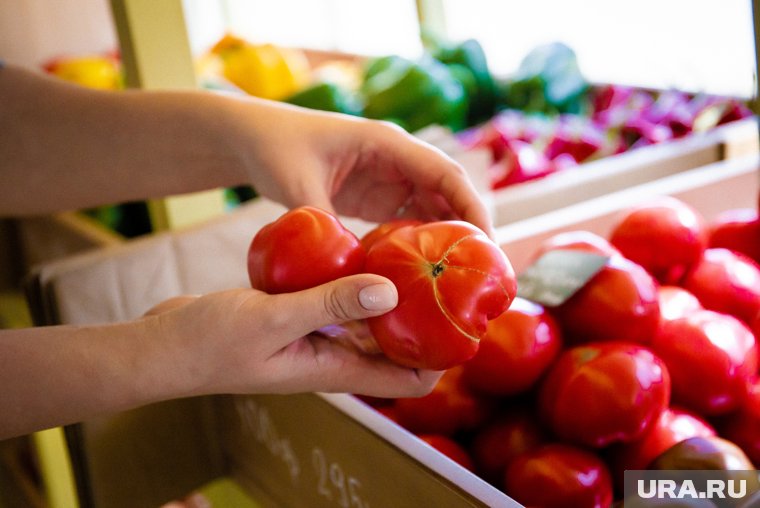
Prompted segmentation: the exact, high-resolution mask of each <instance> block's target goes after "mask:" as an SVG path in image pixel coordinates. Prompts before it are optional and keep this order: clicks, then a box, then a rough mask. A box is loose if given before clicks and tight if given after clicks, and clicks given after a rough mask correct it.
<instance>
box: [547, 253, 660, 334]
mask: <svg viewBox="0 0 760 508" xmlns="http://www.w3.org/2000/svg"><path fill="white" fill-rule="evenodd" d="M657 287H658V284H657V282H656V281H655V280H654V279H653V278H652V276H651V275H649V273H647V272H646V270H644V269H643V268H641V267H640V266H639V265H637V264H635V263H633V262H632V261H629V260H627V259H625V258H623V257H621V256H612V257H611V258H610V259H609V260H608V261H607V264H606V265H605V266H604V267H603V268H602V269H601V270H600V271H599V272H598V273H597V274H596V275H594V276H593V277H592V278H591V280H589V281H588V282H587V283H586V285H584V286H583V287H582V288H581V289H579V290H578V291H577V292H576V293H575V294H574V295H573V296H571V297H570V298H569V299H568V300H566V301H565V302H564V303H562V304H561V305H559V306H558V307H555V308H554V309H553V310H552V312H553V314H554V315H555V316H556V317H557V319H558V320H559V323H560V326H561V327H562V332H563V337H564V338H565V339H566V341H567V342H568V343H574V344H580V343H586V342H594V341H606V340H621V341H629V342H638V343H642V344H646V343H647V342H649V340H650V339H651V337H652V335H653V334H654V332H655V330H656V329H657V326H658V324H659V321H660V305H659V301H658V294H657Z"/></svg>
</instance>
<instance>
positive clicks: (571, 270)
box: [517, 249, 609, 307]
mask: <svg viewBox="0 0 760 508" xmlns="http://www.w3.org/2000/svg"><path fill="white" fill-rule="evenodd" d="M608 260H609V256H605V255H602V254H596V253H593V252H585V251H579V250H563V249H556V250H551V251H549V252H547V253H546V254H544V255H543V256H541V257H540V258H538V260H536V262H535V263H533V264H532V265H530V266H529V267H528V268H527V269H526V270H525V271H524V272H523V273H522V274H520V276H519V277H517V296H519V297H521V298H525V299H526V300H531V301H533V302H536V303H540V304H542V305H546V306H548V307H556V306H558V305H561V304H562V303H564V302H565V301H566V300H568V299H569V298H570V297H571V296H573V295H574V294H575V293H576V292H577V291H578V290H579V289H580V288H582V287H583V286H585V285H586V283H587V282H588V281H589V280H591V278H592V277H594V275H596V274H597V273H599V270H601V269H602V268H603V267H604V265H605V264H607V261H608Z"/></svg>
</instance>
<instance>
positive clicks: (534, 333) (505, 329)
mask: <svg viewBox="0 0 760 508" xmlns="http://www.w3.org/2000/svg"><path fill="white" fill-rule="evenodd" d="M561 343H562V337H561V335H560V329H559V326H558V325H557V323H556V322H555V320H554V318H553V317H552V316H550V315H549V313H548V312H547V311H546V310H545V309H544V308H543V307H542V306H541V305H539V304H537V303H533V302H530V301H528V300H525V299H523V298H519V297H518V298H515V299H514V301H513V302H512V305H511V306H510V307H509V310H507V311H506V312H505V313H504V314H502V315H501V316H499V317H497V318H496V319H493V320H491V321H489V322H488V329H487V331H486V335H485V337H483V339H482V340H481V341H480V349H478V352H477V354H476V355H475V356H474V357H473V358H472V360H469V361H468V362H466V363H464V365H463V367H464V378H465V381H466V382H467V383H468V384H469V385H470V386H472V387H473V388H475V389H476V390H479V391H482V392H485V393H489V394H493V395H514V394H517V393H520V392H523V391H525V390H527V389H528V388H530V387H531V386H533V385H534V384H535V383H536V381H537V380H538V378H539V377H540V376H541V375H542V374H543V373H544V371H545V370H546V369H547V368H548V367H549V365H550V364H551V363H552V362H553V361H554V359H555V358H556V357H557V354H558V353H559V350H560V347H561Z"/></svg>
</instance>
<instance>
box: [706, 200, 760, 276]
mask: <svg viewBox="0 0 760 508" xmlns="http://www.w3.org/2000/svg"><path fill="white" fill-rule="evenodd" d="M708 237H709V239H708V245H709V246H710V247H713V248H715V247H720V248H724V249H730V250H732V251H735V252H740V253H741V254H744V255H745V256H748V257H749V258H751V259H752V260H753V261H754V262H755V263H758V264H760V215H759V214H758V211H757V210H755V209H754V208H737V209H733V210H726V211H725V212H723V213H721V214H720V215H718V216H717V217H716V218H715V219H714V220H713V221H711V222H710V224H709V227H708Z"/></svg>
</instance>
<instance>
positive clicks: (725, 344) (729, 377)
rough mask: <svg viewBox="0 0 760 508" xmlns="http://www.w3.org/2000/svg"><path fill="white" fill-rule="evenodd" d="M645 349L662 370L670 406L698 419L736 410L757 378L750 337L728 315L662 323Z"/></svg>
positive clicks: (704, 313) (710, 314) (696, 314)
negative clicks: (668, 381) (670, 388)
mask: <svg viewBox="0 0 760 508" xmlns="http://www.w3.org/2000/svg"><path fill="white" fill-rule="evenodd" d="M651 347H652V350H653V351H654V352H655V354H656V355H657V356H659V357H660V358H662V360H663V361H664V362H665V364H666V365H667V367H668V371H669V372H670V377H671V380H672V385H673V402H674V403H675V404H679V405H682V406H684V407H687V408H689V409H692V410H693V411H696V412H697V413H699V414H701V415H717V414H722V413H726V412H728V411H732V410H734V409H737V408H738V407H739V406H740V405H741V404H742V402H743V401H744V399H745V398H746V396H747V392H748V390H749V383H750V382H751V380H752V378H753V377H754V376H755V374H756V372H757V362H758V348H757V344H756V341H755V336H754V334H753V333H752V332H751V331H750V329H749V328H747V326H746V325H745V324H744V323H742V322H741V321H739V320H738V319H736V318H734V317H732V316H729V315H728V314H721V313H718V312H713V311H709V310H698V311H694V312H692V313H690V314H688V315H687V316H685V317H682V318H679V319H674V320H670V321H663V323H662V325H661V326H660V329H659V330H658V332H657V334H656V335H655V337H654V339H653V340H652V343H651Z"/></svg>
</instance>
